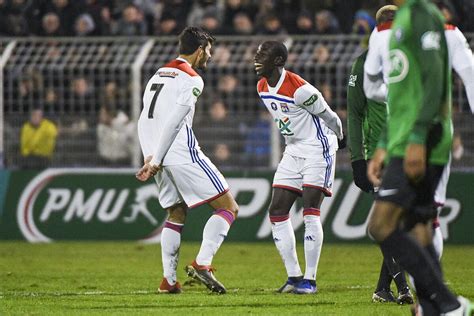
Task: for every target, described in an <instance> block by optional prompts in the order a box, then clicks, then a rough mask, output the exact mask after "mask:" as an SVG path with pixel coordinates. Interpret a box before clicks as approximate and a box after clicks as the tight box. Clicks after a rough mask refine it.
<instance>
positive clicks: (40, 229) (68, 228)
mask: <svg viewBox="0 0 474 316" xmlns="http://www.w3.org/2000/svg"><path fill="white" fill-rule="evenodd" d="M107 174H113V176H112V175H110V176H104V175H107ZM124 175H127V177H124ZM158 209H159V204H158V194H157V190H156V186H155V184H149V185H145V186H138V185H137V182H136V181H134V178H133V176H132V173H131V172H130V171H129V170H123V169H48V170H45V171H43V172H42V173H40V174H38V175H37V176H36V177H35V178H34V179H33V180H32V181H31V182H30V183H29V184H28V185H27V187H26V188H25V190H24V191H23V193H22V195H21V198H20V201H19V204H18V209H17V221H18V225H19V228H20V230H21V232H22V233H23V235H24V236H25V238H26V239H27V240H28V241H30V242H51V241H53V240H54V239H59V238H60V239H96V238H97V239H139V240H141V241H144V242H158V241H159V239H160V236H161V229H162V224H163V219H161V220H160V218H159V217H164V212H162V211H158ZM137 232H139V233H138V234H137ZM53 236H54V237H53Z"/></svg>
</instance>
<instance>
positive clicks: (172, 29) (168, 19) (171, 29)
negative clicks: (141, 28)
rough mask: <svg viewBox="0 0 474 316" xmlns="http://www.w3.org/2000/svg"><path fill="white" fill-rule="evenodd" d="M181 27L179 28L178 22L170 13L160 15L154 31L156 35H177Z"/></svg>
mask: <svg viewBox="0 0 474 316" xmlns="http://www.w3.org/2000/svg"><path fill="white" fill-rule="evenodd" d="M181 31H182V29H181V28H180V24H179V22H178V21H177V20H176V18H175V17H174V16H172V15H170V14H166V15H164V16H162V18H161V20H160V22H159V23H158V27H157V31H156V33H157V34H158V35H165V36H167V35H178V34H179V33H180V32H181Z"/></svg>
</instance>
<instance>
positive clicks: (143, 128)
mask: <svg viewBox="0 0 474 316" xmlns="http://www.w3.org/2000/svg"><path fill="white" fill-rule="evenodd" d="M203 85H204V84H203V81H202V79H201V77H200V76H199V75H198V74H197V73H196V71H195V70H194V69H193V68H192V67H191V66H190V65H189V64H188V63H187V62H186V61H185V60H183V59H180V58H179V59H175V60H173V61H171V62H170V63H168V64H166V65H165V66H163V67H161V68H160V69H158V71H157V72H156V73H155V74H154V75H153V76H152V77H151V78H150V80H149V81H148V83H147V85H146V88H145V92H144V94H143V109H142V112H141V114H140V118H139V120H138V136H139V140H140V145H141V148H142V152H143V155H144V156H145V157H147V156H150V155H153V154H154V153H155V152H156V144H157V143H158V141H157V140H158V138H159V137H160V135H161V133H162V128H163V124H160V122H161V123H162V122H164V121H165V120H166V119H167V117H168V116H169V115H170V114H169V112H170V108H171V107H173V106H189V107H190V110H189V113H188V114H187V116H186V117H185V119H184V122H183V125H182V127H181V129H180V131H179V132H178V135H177V136H176V138H175V140H174V142H173V144H172V145H171V147H170V149H169V150H168V153H167V154H166V155H165V157H164V160H163V165H173V164H183V163H190V162H194V161H195V159H196V157H197V156H198V151H199V150H200V148H199V145H198V143H197V140H196V138H195V137H194V133H193V132H192V129H191V128H192V121H193V117H194V106H195V103H196V101H197V98H198V96H199V95H200V94H201V91H202V88H203ZM191 151H193V152H194V153H193V155H191V154H190V152H191Z"/></svg>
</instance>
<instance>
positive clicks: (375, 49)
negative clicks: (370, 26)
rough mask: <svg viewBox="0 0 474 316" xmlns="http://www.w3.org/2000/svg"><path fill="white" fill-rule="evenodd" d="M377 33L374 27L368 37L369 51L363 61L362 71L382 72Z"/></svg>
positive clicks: (368, 72) (374, 73)
mask: <svg viewBox="0 0 474 316" xmlns="http://www.w3.org/2000/svg"><path fill="white" fill-rule="evenodd" d="M377 34H378V31H377V29H374V30H373V31H372V34H371V36H370V39H369V51H368V52H367V57H366V59H365V63H364V71H365V72H366V73H367V74H369V75H378V74H379V73H381V72H382V59H381V58H382V57H381V56H380V52H379V45H378V43H377ZM387 49H388V47H387Z"/></svg>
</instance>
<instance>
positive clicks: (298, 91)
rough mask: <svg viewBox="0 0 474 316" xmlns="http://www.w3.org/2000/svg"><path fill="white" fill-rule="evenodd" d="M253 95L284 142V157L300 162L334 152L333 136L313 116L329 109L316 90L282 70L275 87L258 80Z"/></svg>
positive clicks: (327, 155)
mask: <svg viewBox="0 0 474 316" xmlns="http://www.w3.org/2000/svg"><path fill="white" fill-rule="evenodd" d="M257 91H258V94H259V95H260V98H261V99H262V101H263V103H264V104H265V106H266V107H267V109H268V111H269V112H270V113H271V115H272V117H273V120H274V122H275V124H276V126H277V128H278V129H279V130H280V132H281V134H282V135H283V136H284V138H285V142H286V149H285V153H288V154H290V155H292V156H296V157H302V158H311V157H316V156H318V155H319V156H321V157H323V158H325V159H326V158H327V157H329V156H330V155H333V154H334V153H335V152H336V150H337V148H338V147H337V137H336V134H335V133H334V132H333V131H332V130H330V129H329V128H328V127H327V125H326V124H325V122H324V121H323V120H322V119H321V118H319V117H318V116H317V114H319V113H322V112H324V111H326V110H327V109H329V107H328V105H327V103H326V101H325V100H324V98H323V96H322V94H321V93H320V92H319V91H318V89H316V88H315V87H313V86H312V85H311V84H309V83H308V82H306V81H305V80H304V79H302V78H301V77H300V76H298V75H297V74H294V73H292V72H290V71H286V70H285V69H283V72H282V74H281V77H280V80H279V81H278V83H277V84H276V86H275V87H271V86H270V85H269V84H268V82H267V80H266V79H265V78H262V79H260V80H259V82H258V84H257Z"/></svg>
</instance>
